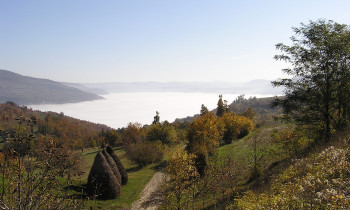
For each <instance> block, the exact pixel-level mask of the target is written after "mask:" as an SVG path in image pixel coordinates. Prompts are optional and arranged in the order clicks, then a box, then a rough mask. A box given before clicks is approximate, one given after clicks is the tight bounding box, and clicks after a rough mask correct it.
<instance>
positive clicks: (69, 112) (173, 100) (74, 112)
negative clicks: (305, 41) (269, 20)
mask: <svg viewBox="0 0 350 210" xmlns="http://www.w3.org/2000/svg"><path fill="white" fill-rule="evenodd" d="M102 96H103V97H104V98H105V100H96V101H87V102H81V103H68V104H42V105H29V107H31V108H32V109H34V110H40V111H53V112H58V113H60V112H63V113H64V114H65V115H66V116H70V117H74V118H78V119H80V120H87V121H90V122H94V123H101V124H105V125H108V126H110V127H112V128H121V127H126V126H127V124H128V123H129V122H138V123H141V124H151V123H152V121H153V117H154V116H155V114H156V111H158V112H159V113H160V114H159V115H160V121H164V120H167V121H169V122H173V121H174V120H175V119H176V118H185V117H187V116H193V115H195V114H199V111H200V109H201V105H202V104H204V105H205V106H206V107H208V109H209V110H212V109H215V108H216V106H217V102H218V100H219V94H208V93H180V92H142V93H133V92H127V93H111V94H108V95H102ZM237 96H238V94H224V95H223V99H224V100H227V101H228V104H230V103H231V102H232V101H233V100H234V99H236V98H237ZM249 96H250V95H246V97H249ZM255 96H256V97H258V98H259V97H268V96H272V95H255Z"/></svg>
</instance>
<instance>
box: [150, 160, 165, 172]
mask: <svg viewBox="0 0 350 210" xmlns="http://www.w3.org/2000/svg"><path fill="white" fill-rule="evenodd" d="M167 165H168V161H166V160H163V161H162V162H160V163H159V164H157V165H155V166H153V167H152V169H153V170H156V171H162V170H164V169H165V167H166V166H167Z"/></svg>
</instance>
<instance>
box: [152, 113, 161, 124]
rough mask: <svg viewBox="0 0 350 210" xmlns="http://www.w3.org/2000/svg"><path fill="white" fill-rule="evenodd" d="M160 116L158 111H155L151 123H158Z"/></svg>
mask: <svg viewBox="0 0 350 210" xmlns="http://www.w3.org/2000/svg"><path fill="white" fill-rule="evenodd" d="M159 120H160V117H159V112H158V111H156V116H154V120H153V122H152V124H158V123H159V122H160V121H159Z"/></svg>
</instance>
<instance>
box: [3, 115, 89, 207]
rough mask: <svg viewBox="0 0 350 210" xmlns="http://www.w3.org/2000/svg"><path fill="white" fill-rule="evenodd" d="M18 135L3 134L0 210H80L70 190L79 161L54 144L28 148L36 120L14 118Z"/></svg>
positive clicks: (79, 204) (78, 170) (71, 153)
mask: <svg viewBox="0 0 350 210" xmlns="http://www.w3.org/2000/svg"><path fill="white" fill-rule="evenodd" d="M17 120H18V131H17V132H16V133H15V134H10V133H8V132H6V131H2V132H1V133H2V137H3V140H4V141H5V142H6V143H5V144H7V145H8V146H7V147H6V149H4V150H3V151H2V153H1V155H0V169H1V173H2V176H1V181H2V194H1V198H0V209H81V208H82V205H83V202H82V200H81V201H77V200H75V199H74V198H73V197H72V196H71V195H72V194H71V192H70V189H69V186H70V185H71V184H72V183H73V182H74V178H76V177H77V176H79V175H81V170H80V167H81V165H82V162H81V157H80V155H79V154H78V153H74V152H73V151H70V150H69V149H67V148H66V147H64V146H62V145H58V144H56V143H55V142H54V141H52V140H51V141H48V142H45V143H44V144H43V145H41V146H39V145H36V147H35V148H30V147H29V145H30V143H31V142H32V139H33V138H34V136H33V135H32V132H31V131H32V130H33V129H31V128H32V126H33V125H34V124H35V121H36V119H34V118H32V119H25V118H24V117H19V118H17Z"/></svg>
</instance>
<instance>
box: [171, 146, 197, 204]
mask: <svg viewBox="0 0 350 210" xmlns="http://www.w3.org/2000/svg"><path fill="white" fill-rule="evenodd" d="M195 158H196V156H195V155H193V154H188V153H186V152H185V151H182V150H178V151H176V152H175V153H174V154H173V155H172V156H171V157H170V159H169V161H168V162H169V163H168V165H167V167H166V168H165V170H166V172H167V173H168V174H169V178H170V180H169V182H168V184H167V185H168V196H167V198H168V201H166V202H167V204H169V205H167V207H168V208H169V207H170V208H171V207H173V208H175V209H182V208H183V205H184V203H185V202H184V200H185V198H187V197H188V196H186V195H187V194H189V193H190V187H191V186H192V184H193V183H194V182H196V180H197V179H198V178H199V174H198V172H197V169H196V167H195V161H194V159H195ZM172 201H173V202H172Z"/></svg>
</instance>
